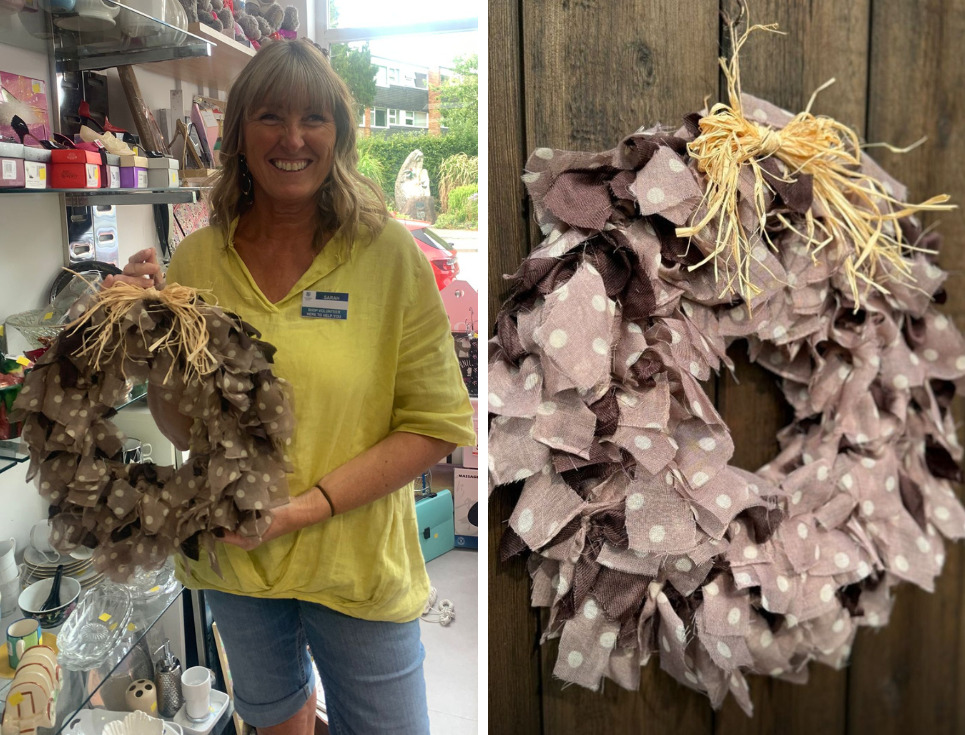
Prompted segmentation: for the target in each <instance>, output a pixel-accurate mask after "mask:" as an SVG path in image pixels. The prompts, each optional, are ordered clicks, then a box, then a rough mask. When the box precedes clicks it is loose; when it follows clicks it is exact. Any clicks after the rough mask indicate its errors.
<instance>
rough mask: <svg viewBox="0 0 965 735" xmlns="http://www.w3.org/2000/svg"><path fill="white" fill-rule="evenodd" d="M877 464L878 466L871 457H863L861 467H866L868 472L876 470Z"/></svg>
mask: <svg viewBox="0 0 965 735" xmlns="http://www.w3.org/2000/svg"><path fill="white" fill-rule="evenodd" d="M876 464H878V463H877V462H875V461H874V460H873V459H871V457H862V458H861V466H862V467H864V468H865V469H867V470H871V469H874V467H875V465H876Z"/></svg>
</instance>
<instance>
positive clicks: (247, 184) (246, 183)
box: [238, 153, 255, 204]
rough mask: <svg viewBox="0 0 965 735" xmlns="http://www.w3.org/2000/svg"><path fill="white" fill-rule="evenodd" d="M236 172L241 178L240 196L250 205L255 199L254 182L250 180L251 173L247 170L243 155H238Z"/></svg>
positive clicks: (246, 162)
mask: <svg viewBox="0 0 965 735" xmlns="http://www.w3.org/2000/svg"><path fill="white" fill-rule="evenodd" d="M238 172H239V174H240V177H241V196H242V198H243V199H244V200H245V201H246V202H247V203H248V204H251V203H252V202H253V201H254V199H255V195H254V182H253V181H252V180H251V172H250V171H249V170H248V161H247V160H246V159H245V154H244V153H239V154H238Z"/></svg>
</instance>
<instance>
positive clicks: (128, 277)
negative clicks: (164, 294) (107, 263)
mask: <svg viewBox="0 0 965 735" xmlns="http://www.w3.org/2000/svg"><path fill="white" fill-rule="evenodd" d="M120 282H123V283H127V284H130V285H131V286H137V287H138V288H158V289H160V288H164V271H163V270H161V264H160V263H158V261H157V250H155V249H154V248H144V249H143V250H138V251H137V252H136V253H134V255H132V256H131V257H130V258H129V259H128V261H127V265H125V266H124V272H123V274H121V275H119V276H113V275H111V276H107V277H106V278H105V279H104V281H103V283H102V284H101V288H110V287H111V286H113V285H114V284H115V283H120Z"/></svg>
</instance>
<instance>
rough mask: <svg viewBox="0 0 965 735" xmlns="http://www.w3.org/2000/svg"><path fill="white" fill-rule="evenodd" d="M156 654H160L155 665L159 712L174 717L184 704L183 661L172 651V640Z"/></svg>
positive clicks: (163, 715) (164, 715) (166, 642)
mask: <svg viewBox="0 0 965 735" xmlns="http://www.w3.org/2000/svg"><path fill="white" fill-rule="evenodd" d="M155 655H160V658H159V659H158V661H157V663H156V664H155V666H154V671H155V674H154V683H155V684H156V685H157V708H158V713H159V714H160V715H161V717H174V716H175V715H176V714H177V713H178V710H179V709H181V705H182V704H184V697H183V696H182V694H181V663H180V662H179V661H178V660H177V658H175V657H174V655H173V654H172V653H171V641H168V640H166V641H164V644H163V645H162V646H161V647H160V648H159V649H158V650H157V651H155Z"/></svg>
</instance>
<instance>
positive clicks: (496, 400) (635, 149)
mask: <svg viewBox="0 0 965 735" xmlns="http://www.w3.org/2000/svg"><path fill="white" fill-rule="evenodd" d="M745 38H746V35H745V36H743V37H741V38H734V39H733V41H734V45H733V47H734V48H735V49H736V50H735V55H734V57H733V58H732V60H731V61H730V62H729V63H724V62H722V67H723V69H724V72H725V76H726V77H727V80H728V91H729V94H728V100H727V102H726V103H720V104H718V105H715V106H714V107H713V108H712V109H711V110H709V111H705V112H703V113H700V114H694V115H691V116H688V117H687V118H685V122H684V126H683V127H681V128H680V129H679V130H676V131H675V130H672V129H665V128H662V127H654V128H650V129H646V130H644V129H641V130H639V131H637V132H636V133H634V134H632V135H630V136H629V137H628V138H626V139H625V140H623V141H622V142H621V143H620V145H619V146H618V147H617V148H615V149H613V150H610V151H605V152H602V153H579V152H569V151H556V150H550V149H547V148H539V149H537V150H536V151H535V152H534V154H533V155H532V156H531V158H530V159H529V161H528V163H527V166H526V172H525V174H524V175H523V180H524V182H525V183H526V185H527V188H528V191H529V194H530V196H531V198H532V200H533V202H534V205H535V213H536V219H537V222H538V223H539V225H540V226H541V228H542V231H543V233H544V235H545V240H544V241H543V243H542V244H541V246H540V247H539V248H538V249H536V250H535V251H534V252H532V253H531V254H530V255H529V256H528V257H527V259H526V260H525V261H524V262H523V263H522V265H521V267H520V269H519V270H518V272H517V273H516V274H515V276H514V290H513V293H512V295H511V297H510V299H509V300H508V302H507V304H506V306H505V307H504V309H503V310H502V312H501V313H500V314H499V316H498V318H497V336H496V337H495V338H494V340H493V341H492V344H491V349H490V366H489V410H490V413H491V414H493V415H494V418H493V421H492V428H491V432H490V437H489V455H490V456H489V469H490V480H491V484H492V486H493V487H496V486H499V485H504V484H508V483H513V482H519V481H522V482H523V483H524V484H523V490H522V495H521V496H520V498H519V501H518V503H517V504H516V507H515V509H514V511H513V513H512V517H511V518H510V521H509V525H510V530H507V531H506V532H505V533H504V535H503V538H502V548H501V553H502V555H503V557H504V558H506V557H508V556H511V555H514V554H517V553H521V552H524V551H527V550H528V551H531V552H533V553H532V555H531V556H530V559H529V570H530V573H531V575H532V578H533V596H532V601H533V605H534V606H538V607H549V608H551V612H550V617H549V624H548V626H547V628H546V632H545V633H544V640H545V639H548V638H559V639H560V641H559V658H558V660H557V662H556V666H555V668H554V671H553V674H554V676H555V677H558V678H559V679H561V680H563V681H565V682H572V683H578V684H581V685H583V686H585V687H588V688H591V689H594V690H596V689H599V688H600V687H601V685H602V683H603V679H604V677H606V678H609V679H612V680H614V681H615V682H617V683H618V684H620V685H621V686H623V687H626V688H629V689H635V688H637V686H638V685H639V678H640V667H641V665H643V664H646V663H647V661H648V660H649V659H650V657H651V656H653V655H655V654H656V655H658V656H659V661H660V666H661V667H662V668H663V669H664V670H666V671H667V672H668V673H670V674H671V675H672V676H674V677H675V678H676V679H678V680H679V681H680V682H681V683H683V684H684V685H685V686H688V687H691V688H693V689H696V690H697V691H700V692H703V693H705V694H706V695H707V696H708V697H709V699H710V701H711V704H712V705H713V706H714V707H715V708H716V707H719V706H720V705H721V704H722V702H723V700H724V698H725V697H726V695H727V693H728V692H730V693H731V694H733V695H734V697H735V699H736V700H737V702H738V703H739V704H740V706H741V707H742V708H743V709H744V710H745V711H746V712H748V713H750V711H751V699H750V695H749V690H748V683H747V680H746V678H745V674H748V673H756V674H760V675H769V676H774V677H778V678H781V679H784V680H787V681H792V682H802V681H805V680H806V678H807V672H808V664H809V663H810V662H811V661H819V662H822V663H825V664H828V665H831V666H835V667H840V666H844V665H845V664H846V663H847V661H848V657H849V655H850V652H851V646H852V643H853V641H854V636H855V633H856V631H857V629H858V628H859V627H862V626H868V627H872V628H875V627H879V626H883V625H885V624H887V622H888V617H889V613H890V611H891V607H892V602H893V594H894V587H895V586H896V585H897V584H898V583H899V582H900V581H908V582H912V583H914V584H916V585H918V586H920V587H922V588H923V589H926V590H931V589H933V584H934V579H935V577H936V576H937V575H938V574H939V573H940V571H941V568H942V565H943V562H944V559H945V554H944V550H943V541H944V539H945V538H947V539H959V538H962V537H963V536H965V511H963V509H962V506H961V505H960V504H959V501H958V500H957V498H956V496H955V493H954V491H953V488H952V486H951V482H953V481H959V480H961V472H960V469H959V461H960V460H961V457H962V449H961V447H960V446H959V443H958V439H957V437H956V427H955V424H954V421H953V419H952V416H951V413H950V411H949V403H950V401H951V399H952V397H953V396H954V394H955V392H956V389H957V388H958V387H960V386H961V385H962V380H963V377H965V340H963V338H962V335H961V334H960V333H959V331H958V330H957V329H956V327H955V325H954V324H953V323H952V321H951V320H950V319H949V318H947V317H946V316H945V315H943V314H941V313H940V312H939V310H938V309H937V308H936V304H940V303H942V301H943V296H944V292H943V290H942V285H943V283H944V281H945V279H946V277H947V274H946V273H945V272H944V271H943V270H942V269H941V268H940V267H939V266H938V264H937V258H936V252H937V248H938V246H939V244H940V240H939V238H938V236H937V235H936V234H935V233H933V232H926V231H923V229H922V227H921V224H920V223H919V221H918V219H917V217H916V215H917V214H918V213H919V212H922V211H930V210H937V209H943V208H946V206H945V201H946V198H945V197H941V196H939V197H933V198H932V199H929V200H928V201H926V202H924V203H922V204H919V205H915V204H907V203H906V202H905V199H906V189H905V187H904V186H903V185H902V184H901V183H899V182H898V181H896V180H895V179H893V178H892V177H890V176H889V175H888V174H887V173H885V172H884V171H883V170H882V169H881V168H880V167H879V166H878V165H877V164H875V162H874V161H872V160H871V159H870V158H869V157H868V156H867V155H866V154H865V153H863V152H862V151H861V149H860V146H859V145H858V141H857V138H856V136H855V135H854V134H853V133H852V132H851V131H850V130H848V129H847V128H846V127H844V126H843V125H841V124H840V123H837V122H836V121H834V120H831V119H829V118H825V117H820V116H814V115H812V114H811V113H810V112H809V111H808V110H806V111H805V112H802V113H800V114H797V115H792V114H790V113H788V112H786V111H784V110H780V109H779V108H777V107H776V106H774V105H772V104H770V103H768V102H766V101H764V100H760V99H756V98H754V97H751V96H749V95H742V94H741V90H740V77H739V67H738V52H739V50H740V47H741V44H742V43H743V41H744V40H745ZM737 340H746V341H747V343H748V345H749V356H750V359H751V361H752V362H754V363H757V364H758V365H761V366H762V367H763V368H764V369H766V370H767V371H768V372H769V373H771V374H772V375H773V376H774V377H775V379H776V380H777V381H778V384H779V386H780V389H781V391H782V393H783V395H784V397H785V399H786V400H787V402H788V404H789V405H790V406H791V407H792V408H793V411H794V418H793V421H792V422H791V424H790V425H789V426H787V427H786V428H784V429H783V430H782V431H781V432H780V434H779V435H778V439H779V444H780V452H779V454H778V455H777V456H776V457H774V459H773V460H771V461H770V462H768V463H767V464H766V465H764V466H763V467H761V468H760V469H759V470H758V471H757V472H748V471H745V470H742V469H739V468H737V467H735V466H733V465H731V464H730V460H731V457H732V455H733V452H734V445H733V442H732V438H731V435H730V431H729V430H728V427H727V426H726V424H725V423H724V421H723V419H722V418H721V417H720V416H719V415H718V413H717V411H716V409H715V407H714V404H713V403H712V402H711V400H710V399H709V398H708V397H707V395H706V394H705V393H704V391H703V389H702V387H701V384H700V381H705V380H707V379H709V378H710V377H711V375H712V374H713V373H714V372H719V371H720V369H721V366H724V367H727V368H731V369H732V368H733V363H732V362H731V360H730V358H729V357H728V355H727V349H728V347H729V346H730V345H731V344H732V343H734V342H735V341H737Z"/></svg>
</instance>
